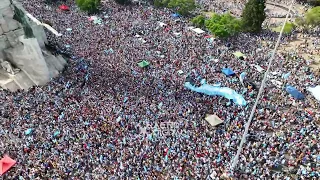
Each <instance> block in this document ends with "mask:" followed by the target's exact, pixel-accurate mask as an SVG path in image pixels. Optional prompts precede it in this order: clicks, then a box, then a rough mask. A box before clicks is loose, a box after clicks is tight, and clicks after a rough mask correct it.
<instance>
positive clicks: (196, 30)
mask: <svg viewBox="0 0 320 180" xmlns="http://www.w3.org/2000/svg"><path fill="white" fill-rule="evenodd" d="M192 31H194V32H196V33H197V34H202V33H204V32H205V31H204V30H202V29H200V28H195V29H192Z"/></svg>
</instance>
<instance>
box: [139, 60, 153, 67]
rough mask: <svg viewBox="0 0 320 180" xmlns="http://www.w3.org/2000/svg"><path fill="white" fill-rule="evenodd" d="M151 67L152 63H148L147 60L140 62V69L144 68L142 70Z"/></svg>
mask: <svg viewBox="0 0 320 180" xmlns="http://www.w3.org/2000/svg"><path fill="white" fill-rule="evenodd" d="M149 65H150V62H148V61H146V60H143V61H140V62H139V63H138V66H139V67H142V68H144V67H147V66H149Z"/></svg>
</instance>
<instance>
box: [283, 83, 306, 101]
mask: <svg viewBox="0 0 320 180" xmlns="http://www.w3.org/2000/svg"><path fill="white" fill-rule="evenodd" d="M286 91H287V92H288V93H289V94H290V95H291V96H292V97H294V98H295V99H298V100H300V99H304V95H303V94H302V93H301V92H300V91H298V90H297V89H296V88H294V87H293V86H290V85H288V86H287V87H286Z"/></svg>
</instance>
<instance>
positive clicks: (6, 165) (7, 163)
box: [0, 155, 17, 176]
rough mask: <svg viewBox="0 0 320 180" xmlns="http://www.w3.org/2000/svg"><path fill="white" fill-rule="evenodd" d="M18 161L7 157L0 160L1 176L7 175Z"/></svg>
mask: <svg viewBox="0 0 320 180" xmlns="http://www.w3.org/2000/svg"><path fill="white" fill-rule="evenodd" d="M16 162H17V161H15V160H13V159H11V158H10V157H9V156H7V155H5V156H4V157H3V158H2V159H1V160H0V176H1V175H3V174H4V173H6V172H7V171H8V170H9V169H10V168H11V167H12V166H13V165H15V164H16Z"/></svg>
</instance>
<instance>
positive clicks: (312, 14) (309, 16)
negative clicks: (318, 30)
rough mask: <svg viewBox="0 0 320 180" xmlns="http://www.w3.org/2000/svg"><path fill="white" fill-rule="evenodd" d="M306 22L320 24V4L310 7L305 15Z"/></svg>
mask: <svg viewBox="0 0 320 180" xmlns="http://www.w3.org/2000/svg"><path fill="white" fill-rule="evenodd" d="M305 20H306V23H307V24H308V25H309V26H312V27H316V26H319V25H320V6H317V7H314V8H312V9H310V10H309V11H308V12H307V13H306V15H305Z"/></svg>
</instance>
